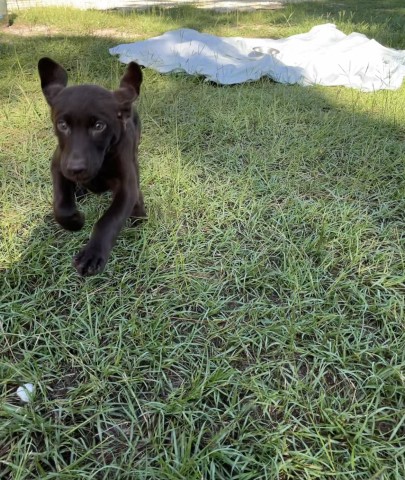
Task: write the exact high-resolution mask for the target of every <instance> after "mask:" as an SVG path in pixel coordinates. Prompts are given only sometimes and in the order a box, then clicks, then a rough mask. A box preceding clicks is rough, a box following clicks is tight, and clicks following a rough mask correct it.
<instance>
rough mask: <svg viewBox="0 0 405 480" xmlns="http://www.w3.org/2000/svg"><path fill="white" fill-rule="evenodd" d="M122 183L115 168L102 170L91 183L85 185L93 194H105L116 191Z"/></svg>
mask: <svg viewBox="0 0 405 480" xmlns="http://www.w3.org/2000/svg"><path fill="white" fill-rule="evenodd" d="M119 183H120V181H119V178H118V175H117V172H116V171H115V169H114V168H102V169H101V170H100V172H99V173H98V174H97V175H96V176H95V177H94V178H92V179H91V180H90V181H89V182H86V183H83V186H84V187H86V188H87V189H88V190H90V191H91V192H93V193H103V192H106V191H108V190H112V191H113V190H115V189H116V188H117V186H118V185H119Z"/></svg>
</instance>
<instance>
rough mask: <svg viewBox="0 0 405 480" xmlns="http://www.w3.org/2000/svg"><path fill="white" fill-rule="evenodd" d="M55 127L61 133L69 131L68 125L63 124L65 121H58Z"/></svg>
mask: <svg viewBox="0 0 405 480" xmlns="http://www.w3.org/2000/svg"><path fill="white" fill-rule="evenodd" d="M56 126H57V127H58V130H59V131H60V132H62V133H66V132H68V131H69V125H68V124H67V123H66V122H65V120H58V123H57V124H56Z"/></svg>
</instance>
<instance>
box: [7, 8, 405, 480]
mask: <svg viewBox="0 0 405 480" xmlns="http://www.w3.org/2000/svg"><path fill="white" fill-rule="evenodd" d="M377 3H380V4H379V5H377ZM402 3H403V2H402V0H401V1H400V0H387V1H385V2H372V1H369V2H366V1H361V2H360V1H356V2H354V0H353V1H351V0H339V2H338V3H336V4H335V3H330V2H326V3H322V2H316V3H305V4H294V5H290V6H288V7H286V8H285V9H283V10H277V11H267V12H256V13H232V14H231V13H228V14H217V13H212V12H206V11H199V10H196V9H193V8H181V9H175V10H172V11H160V10H153V11H150V12H139V13H125V12H91V11H89V12H81V11H75V10H69V9H33V10H27V11H21V12H18V13H17V15H16V16H15V17H14V25H13V29H14V30H17V33H19V35H12V34H11V31H9V32H7V31H3V32H1V37H0V38H1V44H0V68H1V72H2V75H1V77H0V108H1V114H0V131H1V138H0V142H1V146H0V158H1V164H0V168H1V171H0V179H1V185H2V188H1V193H0V195H1V206H2V211H1V217H0V221H1V248H0V263H1V265H2V270H1V279H0V335H1V336H0V338H1V342H0V359H1V360H0V369H1V370H0V372H1V374H0V384H1V404H0V417H1V422H0V425H1V426H0V477H1V478H4V479H12V480H17V479H18V480H23V479H24V480H28V479H33V478H44V479H58V480H59V479H60V480H62V479H63V480H65V479H72V480H77V479H81V478H83V479H84V478H85V479H90V478H91V479H140V480H143V479H145V480H146V479H156V480H180V479H184V480H201V479H204V480H222V479H235V480H250V479H254V480H259V479H260V480H262V479H263V480H264V479H268V480H273V479H280V480H287V479H294V480H295V479H300V480H301V479H329V478H333V479H338V480H343V479H356V480H357V479H364V480H371V479H373V480H377V479H378V480H391V479H392V480H394V479H395V480H402V479H403V478H405V451H404V450H405V447H404V445H405V402H404V398H405V397H404V394H405V388H404V366H405V358H404V352H405V349H404V346H405V342H404V339H405V338H404V309H405V299H404V293H405V274H404V263H405V258H404V255H405V250H404V246H405V245H404V242H405V237H404V209H405V162H404V160H405V144H404V140H405V126H404V125H405V86H404V87H402V88H401V89H400V90H398V91H392V92H387V91H383V92H377V93H375V94H365V93H360V92H357V91H354V90H350V89H345V88H321V87H313V88H302V87H296V86H283V85H278V84H274V83H272V82H270V81H268V80H261V81H259V82H256V83H252V84H246V85H241V86H235V87H225V88H223V87H222V88H221V87H215V86H212V85H210V84H206V83H204V82H202V81H200V80H199V79H193V78H186V77H184V76H176V75H171V76H162V75H158V74H157V73H154V72H153V71H149V70H145V83H144V87H143V91H142V96H141V97H142V98H141V100H140V104H139V110H140V113H141V116H142V119H143V140H142V145H141V152H140V159H141V168H142V185H143V191H144V196H145V199H146V204H147V208H148V211H149V221H148V222H146V223H144V224H143V225H142V226H140V227H139V228H136V229H131V228H127V229H125V230H124V231H123V232H122V234H121V235H120V238H119V241H118V243H117V245H116V247H115V249H114V251H113V254H112V257H111V259H110V262H109V263H108V265H107V268H106V271H105V273H104V274H102V275H100V276H97V277H94V278H88V279H85V280H83V279H80V278H78V276H77V275H76V273H75V272H74V270H73V268H72V266H71V257H72V256H73V254H74V253H75V252H77V250H78V249H79V248H80V247H81V246H82V245H83V244H84V242H85V241H86V239H87V238H88V235H89V232H90V230H91V225H92V224H93V223H94V221H95V219H96V218H97V217H98V216H99V215H100V213H101V212H102V210H103V209H104V208H105V206H106V205H107V203H108V198H106V197H101V198H100V197H91V198H89V199H87V200H86V201H85V202H84V203H83V205H82V208H83V210H84V211H85V213H86V216H87V224H86V227H85V228H84V230H83V231H82V232H79V233H77V234H72V233H68V232H64V231H62V230H61V229H60V228H59V227H58V226H57V225H56V224H55V223H54V221H53V219H52V217H51V216H50V211H51V207H50V206H51V183H50V175H49V157H50V155H51V152H52V149H53V147H54V144H55V140H54V138H53V136H52V131H51V125H50V120H49V116H48V115H49V114H48V108H47V106H46V104H45V101H44V99H43V98H42V94H41V92H40V87H39V81H38V78H37V73H36V63H37V61H38V59H39V58H40V57H41V56H43V55H48V56H51V57H53V58H55V59H56V60H58V61H60V62H61V63H62V64H64V65H65V66H66V67H67V68H69V74H70V78H71V82H73V83H75V82H82V81H87V82H98V83H101V84H103V85H105V86H106V87H109V88H114V87H115V86H116V85H117V84H118V80H119V77H120V75H121V73H122V71H123V67H122V66H121V65H119V63H118V62H117V60H116V59H115V58H113V57H111V56H109V54H108V47H111V46H114V45H116V44H118V43H123V41H125V40H126V39H127V40H128V41H131V40H133V39H137V38H146V37H150V36H153V35H157V34H160V33H162V32H164V31H165V30H168V29H172V28H177V27H180V26H191V27H196V28H199V29H200V30H204V31H208V32H213V33H216V34H220V35H236V34H237V35H245V36H252V35H254V36H268V37H281V36H287V35H290V34H293V33H297V32H304V31H306V30H307V29H308V28H310V27H311V26H313V25H316V24H318V23H324V22H335V23H337V25H338V26H339V27H340V28H342V29H343V30H344V31H346V32H348V33H349V32H351V31H361V32H363V33H366V34H367V35H369V36H372V37H374V38H376V39H377V40H379V41H381V42H383V43H385V44H387V45H390V46H393V47H395V48H405V33H404V32H405V29H404V27H405V17H404V13H405V11H404V7H403V5H402ZM44 25H46V28H47V29H48V31H49V32H50V36H47V35H44V34H43V33H42V34H41V28H42V27H43V26H44ZM18 29H20V30H18ZM103 29H110V31H109V35H110V38H109V37H105V36H102V35H101V34H100V30H103ZM23 33H24V34H25V35H23ZM115 34H116V35H121V37H119V38H117V37H114V35H115ZM122 35H124V37H122ZM26 382H32V383H34V384H35V385H36V393H35V397H34V398H33V401H32V402H31V403H29V404H25V405H22V404H21V403H19V401H18V398H17V397H16V395H15V391H16V388H17V387H18V386H19V385H21V384H23V383H26Z"/></svg>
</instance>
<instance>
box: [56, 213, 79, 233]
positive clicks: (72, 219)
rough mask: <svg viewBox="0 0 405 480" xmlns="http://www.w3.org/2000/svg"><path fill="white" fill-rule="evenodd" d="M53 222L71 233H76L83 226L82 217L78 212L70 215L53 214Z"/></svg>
mask: <svg viewBox="0 0 405 480" xmlns="http://www.w3.org/2000/svg"><path fill="white" fill-rule="evenodd" d="M55 220H56V221H57V222H58V223H59V225H61V226H62V227H63V228H64V229H65V230H70V231H72V232H77V231H78V230H80V229H81V228H82V227H83V225H84V215H83V214H82V213H81V212H79V211H78V210H76V211H75V212H73V213H72V214H71V215H63V214H61V213H58V212H55Z"/></svg>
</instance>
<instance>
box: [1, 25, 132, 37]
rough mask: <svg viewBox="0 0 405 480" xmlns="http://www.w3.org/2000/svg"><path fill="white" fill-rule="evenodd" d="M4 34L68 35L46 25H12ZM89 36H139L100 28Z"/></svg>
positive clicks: (24, 35)
mask: <svg viewBox="0 0 405 480" xmlns="http://www.w3.org/2000/svg"><path fill="white" fill-rule="evenodd" d="M5 31H6V33H11V34H12V35H19V36H21V37H35V36H39V35H41V36H46V37H52V36H53V35H61V34H63V35H69V33H63V32H62V31H61V30H58V29H57V28H52V27H48V26H47V25H19V24H13V25H11V26H10V27H8V28H7V29H6V30H5ZM90 35H92V36H93V37H105V38H127V39H131V38H138V37H140V36H141V35H139V34H137V33H129V32H120V31H119V30H116V29H115V28H100V29H97V30H94V31H93V32H90Z"/></svg>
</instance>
